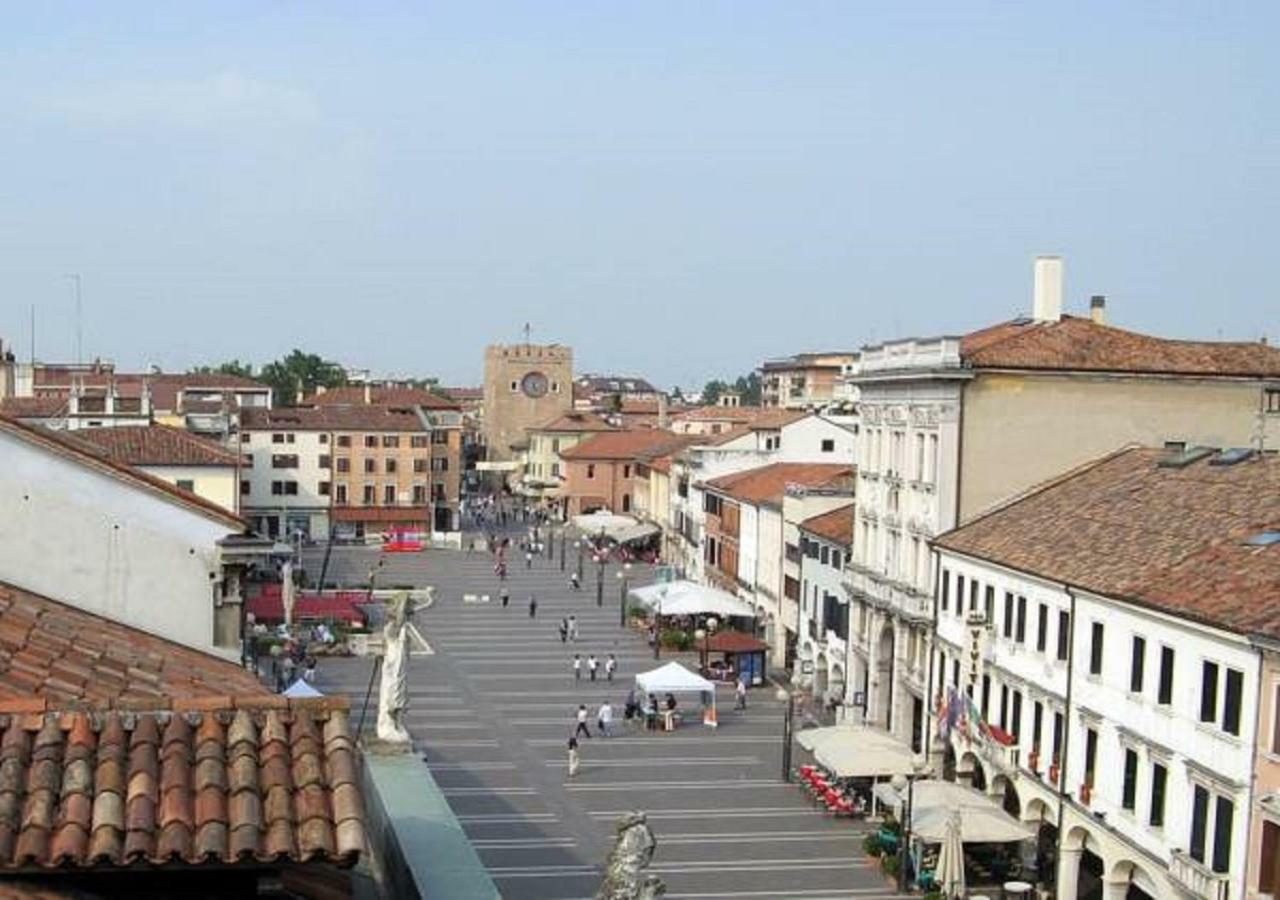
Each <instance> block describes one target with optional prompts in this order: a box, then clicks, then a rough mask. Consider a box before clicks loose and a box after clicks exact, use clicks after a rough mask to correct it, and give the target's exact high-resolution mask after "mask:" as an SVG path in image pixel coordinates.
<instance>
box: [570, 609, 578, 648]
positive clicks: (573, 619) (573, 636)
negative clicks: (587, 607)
mask: <svg viewBox="0 0 1280 900" xmlns="http://www.w3.org/2000/svg"><path fill="white" fill-rule="evenodd" d="M577 639H578V617H577V616H575V615H573V614H572V613H570V614H569V640H571V641H576V640H577Z"/></svg>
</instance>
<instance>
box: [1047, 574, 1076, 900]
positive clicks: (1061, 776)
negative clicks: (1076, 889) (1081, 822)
mask: <svg viewBox="0 0 1280 900" xmlns="http://www.w3.org/2000/svg"><path fill="white" fill-rule="evenodd" d="M1062 589H1063V590H1064V591H1066V592H1067V596H1068V597H1070V598H1071V633H1070V634H1069V635H1068V636H1067V701H1066V706H1065V708H1064V709H1063V711H1062V752H1061V754H1060V755H1059V756H1058V785H1057V787H1058V835H1057V837H1058V845H1057V853H1056V854H1055V859H1054V867H1055V869H1056V871H1055V872H1054V873H1053V886H1054V895H1055V896H1060V894H1061V891H1060V889H1061V887H1062V885H1061V883H1060V881H1061V877H1062V822H1063V816H1064V815H1065V814H1066V809H1067V792H1066V791H1065V790H1063V788H1064V787H1065V786H1066V782H1067V759H1068V751H1069V749H1070V747H1071V699H1072V694H1073V690H1072V688H1073V686H1074V683H1075V666H1076V595H1075V592H1074V591H1072V590H1071V588H1069V587H1068V586H1067V585H1065V584H1064V585H1063V586H1062ZM1077 862H1078V861H1077Z"/></svg>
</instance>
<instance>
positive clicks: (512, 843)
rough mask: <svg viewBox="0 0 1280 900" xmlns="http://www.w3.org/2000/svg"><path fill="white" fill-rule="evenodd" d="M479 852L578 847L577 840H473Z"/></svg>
mask: <svg viewBox="0 0 1280 900" xmlns="http://www.w3.org/2000/svg"><path fill="white" fill-rule="evenodd" d="M470 840H471V846H473V847H475V848H476V849H477V850H525V849H536V848H538V847H576V846H577V845H578V842H577V840H576V839H575V838H571V837H563V838H481V839H477V838H471V839H470Z"/></svg>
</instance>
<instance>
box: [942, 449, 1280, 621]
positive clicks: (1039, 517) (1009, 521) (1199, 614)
mask: <svg viewBox="0 0 1280 900" xmlns="http://www.w3.org/2000/svg"><path fill="white" fill-rule="evenodd" d="M1166 457H1167V454H1166V453H1165V451H1163V450H1154V449H1145V448H1137V449H1128V450H1124V451H1121V452H1118V453H1116V454H1113V455H1111V456H1109V457H1105V458H1103V459H1102V460H1100V461H1097V462H1095V463H1093V464H1091V465H1088V466H1085V467H1082V468H1080V469H1077V470H1075V471H1073V472H1071V473H1068V474H1067V475H1066V476H1063V477H1062V478H1059V479H1057V480H1055V481H1052V482H1049V483H1047V484H1045V485H1043V486H1041V487H1040V488H1038V489H1036V490H1033V491H1031V492H1029V493H1027V494H1025V495H1023V496H1022V497H1020V498H1016V499H1014V500H1012V501H1010V502H1009V503H1008V504H1006V505H1004V506H1002V507H999V508H997V509H995V510H994V511H992V512H990V513H988V514H986V515H984V516H982V517H980V518H978V519H975V520H974V521H972V522H970V523H969V524H967V525H964V526H962V527H961V528H958V529H955V530H953V531H951V532H948V533H947V534H944V535H942V536H941V537H939V538H938V539H937V540H936V541H935V545H936V546H937V547H939V548H941V549H943V550H951V551H955V552H957V553H963V554H966V555H969V556H973V557H977V558H980V559H985V560H989V561H992V562H995V563H998V564H1000V565H1003V566H1008V567H1011V568H1014V569H1019V570H1022V571H1024V572H1029V573H1031V574H1034V575H1038V576H1041V577H1043V578H1047V579H1050V580H1053V581H1058V582H1064V583H1067V584H1070V585H1075V586H1077V587H1078V588H1081V589H1084V590H1088V591H1091V592H1094V593H1098V594H1101V595H1105V596H1108V597H1113V598H1117V599H1120V600H1128V601H1131V602H1135V603H1139V604H1143V605H1147V606H1151V607H1155V608H1159V609H1162V610H1165V611H1168V612H1171V613H1174V614H1177V615H1181V616H1186V617H1187V618H1191V619H1196V620H1199V621H1203V622H1208V623H1211V624H1214V625H1218V626H1221V627H1224V628H1227V629H1230V630H1234V631H1239V632H1245V633H1260V634H1266V635H1270V636H1272V637H1280V543H1276V544H1271V545H1270V546H1260V545H1253V544H1250V543H1248V540H1249V539H1250V538H1251V537H1253V536H1255V535H1258V534H1261V533H1262V532H1265V531H1280V456H1277V455H1275V454H1267V455H1266V456H1264V457H1261V458H1259V457H1257V456H1256V455H1255V456H1254V457H1252V458H1251V459H1248V460H1246V461H1244V462H1239V463H1236V464H1235V465H1211V464H1210V463H1211V460H1210V459H1203V460H1200V461H1198V462H1193V463H1191V464H1190V465H1187V466H1185V467H1182V468H1176V467H1164V466H1160V465H1158V463H1159V462H1160V460H1161V459H1164V458H1166Z"/></svg>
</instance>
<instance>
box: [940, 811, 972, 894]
mask: <svg viewBox="0 0 1280 900" xmlns="http://www.w3.org/2000/svg"><path fill="white" fill-rule="evenodd" d="M933 883H934V884H935V885H937V886H938V889H939V890H940V891H942V896H944V897H963V896H964V845H963V844H962V843H961V842H960V813H959V811H958V810H957V811H953V812H952V813H951V817H950V818H949V819H947V832H946V834H945V835H944V836H943V838H942V847H941V849H940V850H939V851H938V867H937V868H936V869H935V870H934V873H933Z"/></svg>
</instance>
